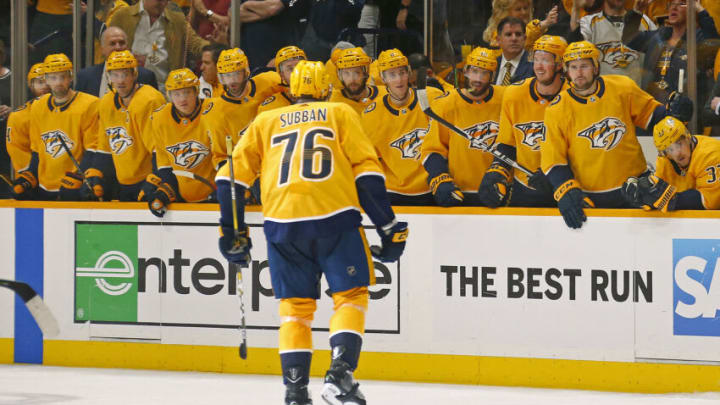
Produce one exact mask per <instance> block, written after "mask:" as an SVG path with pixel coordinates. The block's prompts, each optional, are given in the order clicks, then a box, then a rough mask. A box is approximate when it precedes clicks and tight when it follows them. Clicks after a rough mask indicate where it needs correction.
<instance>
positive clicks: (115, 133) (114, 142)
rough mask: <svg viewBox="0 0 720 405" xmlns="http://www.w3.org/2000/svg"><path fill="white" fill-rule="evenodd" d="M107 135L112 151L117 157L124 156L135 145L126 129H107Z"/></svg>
mask: <svg viewBox="0 0 720 405" xmlns="http://www.w3.org/2000/svg"><path fill="white" fill-rule="evenodd" d="M105 135H107V137H108V138H109V139H108V143H109V144H110V150H111V151H112V152H113V153H114V154H116V155H120V154H122V153H123V152H125V151H126V150H127V149H128V148H129V147H130V146H132V145H133V143H135V141H133V139H132V137H131V136H130V135H128V133H127V131H126V130H125V127H112V128H107V129H106V130H105Z"/></svg>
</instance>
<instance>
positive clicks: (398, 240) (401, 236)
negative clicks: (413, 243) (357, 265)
mask: <svg viewBox="0 0 720 405" xmlns="http://www.w3.org/2000/svg"><path fill="white" fill-rule="evenodd" d="M377 231H378V234H379V235H380V240H381V241H382V247H380V246H371V247H370V252H371V253H372V255H373V257H374V258H376V259H378V260H380V261H381V262H383V263H390V262H394V261H397V260H398V259H399V258H400V256H401V255H402V254H403V251H404V250H405V241H406V240H407V237H408V224H407V222H397V220H393V222H391V223H390V224H388V225H386V226H384V227H383V228H378V229H377Z"/></svg>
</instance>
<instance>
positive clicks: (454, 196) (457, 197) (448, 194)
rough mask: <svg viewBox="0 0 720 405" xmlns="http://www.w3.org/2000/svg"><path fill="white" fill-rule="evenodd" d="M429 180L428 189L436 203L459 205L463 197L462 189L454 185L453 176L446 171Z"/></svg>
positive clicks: (446, 205)
mask: <svg viewBox="0 0 720 405" xmlns="http://www.w3.org/2000/svg"><path fill="white" fill-rule="evenodd" d="M429 181H430V190H432V194H433V198H435V202H436V203H437V205H439V206H441V207H453V206H456V205H460V203H461V202H462V201H463V200H464V199H465V196H464V195H463V193H462V191H460V189H459V188H458V187H457V186H456V185H455V183H454V182H453V178H452V177H450V175H449V174H447V173H442V174H440V175H438V176H436V177H434V178H432V179H430V180H429Z"/></svg>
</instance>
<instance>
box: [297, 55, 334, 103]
mask: <svg viewBox="0 0 720 405" xmlns="http://www.w3.org/2000/svg"><path fill="white" fill-rule="evenodd" d="M329 92H330V80H329V78H328V75H327V73H326V72H325V65H323V63H322V62H310V61H300V63H298V64H297V65H296V66H295V69H294V70H293V72H292V74H291V75H290V94H291V95H292V96H293V97H297V98H314V99H318V100H321V99H324V98H326V97H327V95H328V93H329Z"/></svg>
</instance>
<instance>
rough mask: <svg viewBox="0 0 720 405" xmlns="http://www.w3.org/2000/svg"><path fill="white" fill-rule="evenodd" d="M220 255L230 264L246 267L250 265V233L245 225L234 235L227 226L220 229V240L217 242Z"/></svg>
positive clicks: (231, 229)
mask: <svg viewBox="0 0 720 405" xmlns="http://www.w3.org/2000/svg"><path fill="white" fill-rule="evenodd" d="M218 245H219V247H220V253H222V255H223V256H224V257H225V258H226V259H227V260H228V261H229V262H231V263H237V264H239V265H241V266H247V265H248V264H249V263H250V259H251V258H250V249H251V248H252V240H250V231H249V229H248V227H247V225H242V226H241V227H240V231H239V232H238V233H237V235H235V230H234V229H233V228H232V227H229V226H221V227H220V240H219V241H218Z"/></svg>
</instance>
